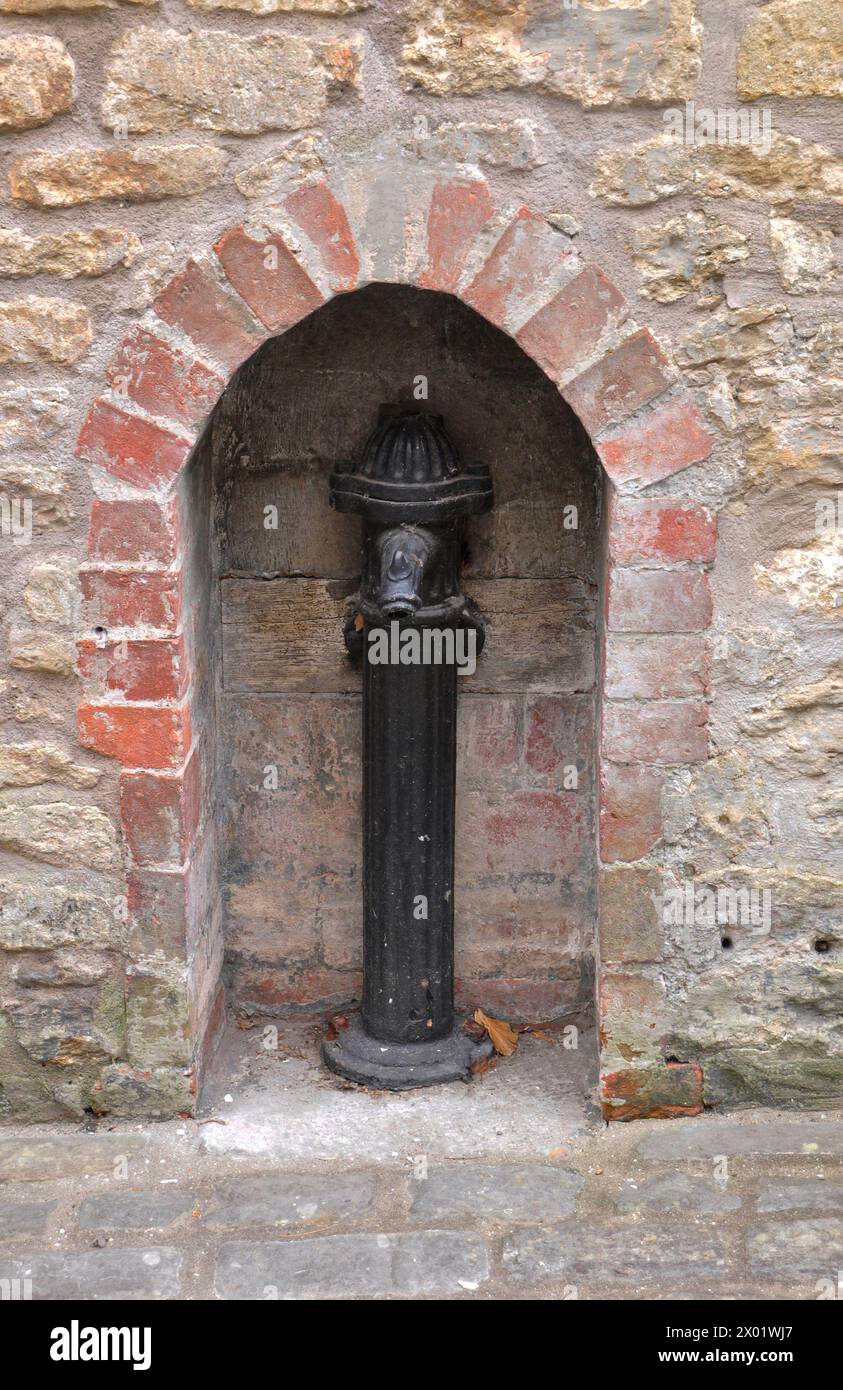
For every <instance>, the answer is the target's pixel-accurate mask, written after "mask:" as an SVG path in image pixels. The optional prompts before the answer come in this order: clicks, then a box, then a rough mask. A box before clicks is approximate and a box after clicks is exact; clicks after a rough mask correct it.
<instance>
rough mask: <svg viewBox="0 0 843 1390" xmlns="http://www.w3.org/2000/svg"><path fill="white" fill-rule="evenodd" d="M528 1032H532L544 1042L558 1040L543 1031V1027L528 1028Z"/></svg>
mask: <svg viewBox="0 0 843 1390" xmlns="http://www.w3.org/2000/svg"><path fill="white" fill-rule="evenodd" d="M527 1032H528V1033H531V1034H532V1035H533V1037H534V1038H541V1040H542V1042H549V1043H555V1042H556V1039H555V1038H552V1037H551V1036H550V1034H549V1033H543V1032H542V1030H541V1028H528V1029H527Z"/></svg>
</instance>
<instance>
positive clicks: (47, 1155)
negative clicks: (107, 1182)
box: [0, 1134, 146, 1182]
mask: <svg viewBox="0 0 843 1390" xmlns="http://www.w3.org/2000/svg"><path fill="white" fill-rule="evenodd" d="M145 1147H146V1138H145V1137H144V1136H142V1135H134V1134H66V1135H62V1137H61V1138H60V1139H49V1138H47V1139H32V1138H30V1137H28V1136H26V1137H20V1138H17V1137H15V1138H12V1137H9V1138H2V1139H0V1182H49V1181H51V1179H53V1178H70V1177H78V1176H79V1175H80V1174H85V1173H111V1172H113V1171H114V1169H115V1165H116V1164H117V1163H118V1161H119V1160H120V1159H121V1158H126V1160H127V1161H128V1163H129V1168H130V1171H131V1164H132V1160H133V1159H137V1158H138V1157H139V1155H140V1154H141V1153H142V1152H143V1150H144V1148H145Z"/></svg>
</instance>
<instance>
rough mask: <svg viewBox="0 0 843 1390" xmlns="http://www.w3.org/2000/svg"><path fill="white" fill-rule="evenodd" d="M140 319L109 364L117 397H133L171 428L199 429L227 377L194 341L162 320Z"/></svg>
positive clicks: (109, 379) (144, 408)
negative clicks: (198, 349)
mask: <svg viewBox="0 0 843 1390" xmlns="http://www.w3.org/2000/svg"><path fill="white" fill-rule="evenodd" d="M150 317H151V320H152V321H151V322H146V323H142V324H137V325H136V326H135V327H134V328H132V329H131V331H130V332H129V333H127V334H126V335H125V337H124V338H123V340H122V341H121V343H120V344H119V346H118V348H117V350H116V352H115V353H114V356H113V357H112V359H111V361H110V362H109V364H108V366H107V367H106V369H105V375H106V380H107V381H108V383H109V385H110V386H111V388H112V390H113V391H114V394H115V397H116V400H117V401H118V402H123V401H127V400H128V401H131V402H132V403H133V404H134V405H135V406H136V407H137V408H138V409H139V410H140V411H142V412H143V413H144V414H145V415H148V416H151V417H152V418H153V419H155V420H159V421H162V422H164V423H166V424H167V425H168V426H169V427H170V428H172V429H175V430H176V431H179V432H184V431H185V427H187V431H188V432H190V431H192V430H195V429H197V428H198V426H199V425H201V423H202V422H203V420H204V419H205V418H206V417H207V416H208V414H209V413H210V412H211V410H212V409H213V408H214V406H215V405H216V403H217V401H218V399H219V397H220V395H221V394H222V392H223V390H224V389H225V384H226V379H225V377H224V376H222V375H221V374H220V373H219V372H218V371H216V370H215V369H214V368H213V367H212V366H211V365H210V364H209V363H206V362H203V361H202V360H201V357H200V356H199V354H198V353H197V350H196V346H195V344H193V343H191V342H190V340H189V339H188V338H183V339H182V340H181V341H180V342H179V341H175V340H176V339H177V338H180V337H181V335H176V334H175V333H173V332H172V331H171V330H169V331H168V329H167V326H166V325H165V324H164V323H162V322H161V321H160V320H157V319H155V318H154V317H152V316H150Z"/></svg>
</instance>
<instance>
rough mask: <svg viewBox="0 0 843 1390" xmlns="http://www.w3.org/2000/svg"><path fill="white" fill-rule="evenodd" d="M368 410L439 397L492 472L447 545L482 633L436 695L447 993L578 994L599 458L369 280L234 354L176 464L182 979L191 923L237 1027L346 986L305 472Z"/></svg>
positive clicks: (585, 898) (499, 1005)
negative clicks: (462, 528) (445, 754)
mask: <svg viewBox="0 0 843 1390" xmlns="http://www.w3.org/2000/svg"><path fill="white" fill-rule="evenodd" d="M387 403H389V404H393V405H400V404H404V405H407V406H416V407H418V408H421V409H424V410H430V411H432V412H434V413H438V414H441V415H442V416H443V417H444V419H445V421H446V424H447V427H448V430H449V432H450V434H451V435H452V437H453V438H454V440H455V442H456V444H457V446H458V448H459V449H460V452H461V453H462V455H463V457H464V458H465V459H466V460H467V461H469V462H470V461H479V460H482V461H485V462H487V463H489V464H490V466H491V469H492V472H493V476H494V485H495V496H496V501H495V509H494V511H493V512H492V513H491V514H490V515H488V516H484V517H477V518H471V519H470V520H469V522H468V523H467V525H466V533H465V546H464V565H463V582H464V587H465V590H466V592H467V593H469V595H470V596H471V597H472V598H474V599H475V600H476V601H477V602H478V604H479V606H480V607H481V609H482V610H483V611H484V612H485V613H486V614H487V616H488V618H489V621H490V635H489V642H488V645H487V649H486V652H485V653H484V655H483V656H482V657H481V659H480V663H479V665H478V669H477V672H476V674H475V675H474V676H472V677H470V678H467V679H466V680H465V681H464V682H461V689H460V714H459V770H458V789H457V830H456V845H457V848H456V855H457V868H456V884H455V906H456V953H457V954H456V977H457V1004H458V1007H461V1008H464V1009H473V1008H474V1007H477V1006H480V1007H483V1008H484V1009H486V1010H487V1012H489V1013H492V1014H496V1015H498V1016H500V1017H507V1018H511V1019H516V1020H530V1021H537V1020H542V1021H546V1020H549V1019H553V1018H560V1017H565V1016H570V1015H571V1014H572V1013H576V1012H577V1011H581V1010H583V1009H584V1008H588V1007H590V1005H591V1001H592V994H593V974H594V936H595V915H596V910H595V902H596V883H595V878H596V829H595V772H594V769H595V762H596V756H595V705H596V691H597V685H598V682H597V661H598V654H597V650H596V647H597V643H596V612H597V596H598V568H599V563H600V551H601V543H600V534H601V526H602V516H601V508H602V491H601V472H600V468H599V466H598V463H597V460H596V457H595V455H594V453H593V450H592V448H591V445H590V442H589V440H588V438H587V436H586V435H585V433H584V431H583V430H582V428H581V426H580V425H579V422H578V421H577V420H576V418H575V416H574V415H573V413H572V412H571V411H570V409H569V408H568V407H567V406H566V405H565V403H564V401H563V400H562V399H561V397H560V396H559V393H558V391H557V389H556V387H555V386H554V385H553V383H551V382H550V381H549V380H548V379H547V378H546V377H545V376H544V375H543V373H542V372H541V371H540V370H539V368H538V367H536V365H535V364H534V363H533V362H532V361H531V360H530V359H529V358H528V357H527V356H526V355H525V354H524V353H523V352H522V351H521V349H520V348H519V347H518V346H517V345H516V344H515V343H514V342H513V341H512V340H511V339H509V338H508V337H507V336H506V335H505V334H503V333H501V332H500V331H499V330H497V329H495V328H494V327H492V326H491V325H490V324H488V323H487V322H486V321H485V320H483V319H481V318H480V317H479V316H478V315H477V314H475V313H474V312H473V311H472V310H470V309H469V308H467V307H466V306H464V305H463V304H461V303H460V302H459V301H457V300H455V299H453V298H451V297H450V296H447V295H441V294H437V293H433V292H430V291H422V290H417V289H414V288H409V287H398V286H387V285H373V286H370V287H368V288H367V289H365V290H361V291H358V292H356V293H354V294H351V295H346V296H342V297H340V298H337V299H335V300H334V301H333V302H332V303H331V304H329V305H327V306H325V307H324V308H322V309H320V310H319V311H318V312H317V313H315V314H313V315H312V316H311V317H310V318H309V319H307V320H305V321H304V322H302V323H301V324H299V325H298V326H297V327H296V328H294V329H292V330H290V331H289V332H288V333H286V334H285V335H283V336H282V337H279V338H276V339H273V340H271V341H270V342H268V343H267V344H266V345H265V346H264V347H263V348H262V349H261V350H260V351H259V352H258V353H256V354H255V356H254V357H253V358H251V359H250V360H249V361H248V362H247V363H246V364H244V366H243V367H242V368H241V369H240V370H239V371H238V372H237V373H236V375H235V377H234V378H233V379H232V381H231V382H230V383H229V386H228V388H227V389H226V391H225V393H224V395H223V397H222V398H221V400H220V402H219V404H218V406H217V408H216V410H215V412H214V415H213V417H212V420H211V422H210V426H209V428H208V430H207V431H206V434H205V437H204V439H203V442H202V445H201V447H200V448H199V449H198V450H197V451H196V454H195V456H194V460H193V462H192V465H191V468H190V470H189V473H188V477H187V480H186V487H187V493H188V496H187V499H186V505H187V508H188V515H190V516H192V517H196V518H204V520H203V522H202V524H201V525H198V526H197V532H196V536H195V537H194V538H193V557H192V559H191V561H190V565H189V569H190V575H189V593H190V594H192V597H193V603H192V613H193V621H194V628H195V632H194V642H195V645H196V649H197V651H201V653H202V667H203V670H202V672H201V673H200V686H201V682H202V680H203V679H204V686H201V688H202V710H203V713H204V720H205V723H206V725H207V730H208V737H209V743H210V742H211V741H213V743H214V746H215V754H214V764H215V777H214V783H213V837H212V838H213V849H209V851H208V853H207V857H206V864H207V876H208V879H209V891H208V908H207V911H208V914H209V916H215V917H216V926H215V928H214V931H213V932H210V933H209V935H208V943H209V944H208V946H207V948H206V949H205V956H206V958H207V966H206V973H207V976H208V987H207V989H206V991H205V992H206V994H207V995H208V997H210V993H211V977H212V974H213V969H214V964H213V962H214V961H216V962H217V968H219V955H220V948H219V945H217V946H214V945H212V944H211V941H212V937H213V936H214V934H216V935H217V936H218V938H219V940H220V941H224V952H225V960H224V966H223V979H224V982H225V985H226V990H227V996H228V1001H229V1007H230V1009H231V1010H232V1011H233V1012H234V1014H235V1015H237V1017H239V1018H240V1020H241V1021H247V1022H248V1021H252V1020H255V1019H258V1018H260V1019H266V1018H284V1017H286V1016H289V1015H295V1014H297V1013H302V1012H304V1013H310V1012H316V1013H322V1014H323V1015H324V1014H325V1013H327V1012H330V1011H332V1010H336V1009H338V1008H348V1007H353V1005H354V1002H355V1001H356V1000H357V999H359V994H360V978H361V977H360V970H361V954H362V916H361V884H360V871H361V835H360V815H361V808H360V704H359V702H360V675H359V671H358V670H355V668H354V667H353V666H352V665H351V664H350V663H349V661H348V659H347V657H346V655H345V651H344V646H343V642H342V632H341V627H342V615H343V610H344V606H345V602H346V599H347V596H348V595H349V594H350V593H351V592H352V590H353V589H354V588H355V586H356V581H357V578H358V575H359V571H360V550H359V523H358V522H357V521H356V520H355V519H354V518H349V517H343V516H338V515H336V514H335V513H333V512H331V510H330V509H329V506H328V475H329V473H330V472H331V470H332V469H333V468H335V467H336V465H337V463H338V462H340V461H342V460H344V459H346V458H348V457H353V456H355V455H356V453H357V452H358V451H359V449H360V448H361V446H362V444H363V442H364V441H365V439H366V437H367V436H368V434H369V433H370V431H371V428H372V426H373V424H374V423H375V420H376V418H377V412H378V409H379V407H380V406H382V405H383V404H387ZM572 520H573V524H570V523H571V521H572ZM206 524H207V529H205V526H206ZM200 722H201V719H200Z"/></svg>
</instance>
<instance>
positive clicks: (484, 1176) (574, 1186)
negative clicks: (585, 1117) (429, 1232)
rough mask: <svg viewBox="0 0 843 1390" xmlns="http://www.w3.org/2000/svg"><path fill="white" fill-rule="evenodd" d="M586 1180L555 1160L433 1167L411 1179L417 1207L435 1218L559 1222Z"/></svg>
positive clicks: (417, 1213)
mask: <svg viewBox="0 0 843 1390" xmlns="http://www.w3.org/2000/svg"><path fill="white" fill-rule="evenodd" d="M583 1182H584V1179H583V1178H582V1177H581V1175H580V1174H579V1173H573V1172H571V1171H570V1170H569V1169H566V1168H555V1167H553V1166H552V1165H551V1164H538V1163H536V1164H529V1165H524V1166H523V1167H509V1166H507V1167H497V1166H495V1167H491V1166H489V1167H480V1166H475V1165H473V1164H472V1165H470V1166H465V1167H464V1166H462V1165H460V1166H449V1167H442V1168H431V1169H429V1170H428V1175H427V1177H426V1178H424V1179H419V1180H418V1181H416V1182H414V1183H413V1184H412V1199H413V1206H412V1211H413V1215H414V1216H423V1217H433V1218H435V1219H436V1220H440V1219H441V1220H448V1219H449V1218H451V1217H460V1216H477V1217H486V1218H489V1219H491V1220H495V1219H500V1218H504V1217H505V1218H509V1219H511V1218H515V1219H518V1218H522V1217H526V1218H528V1219H529V1218H533V1219H535V1218H538V1217H543V1218H545V1219H546V1220H549V1221H554V1220H557V1219H558V1218H559V1217H560V1216H569V1215H570V1214H571V1212H572V1211H573V1210H574V1207H575V1206H576V1202H577V1197H578V1196H579V1193H580V1191H581V1190H582V1186H583Z"/></svg>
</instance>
